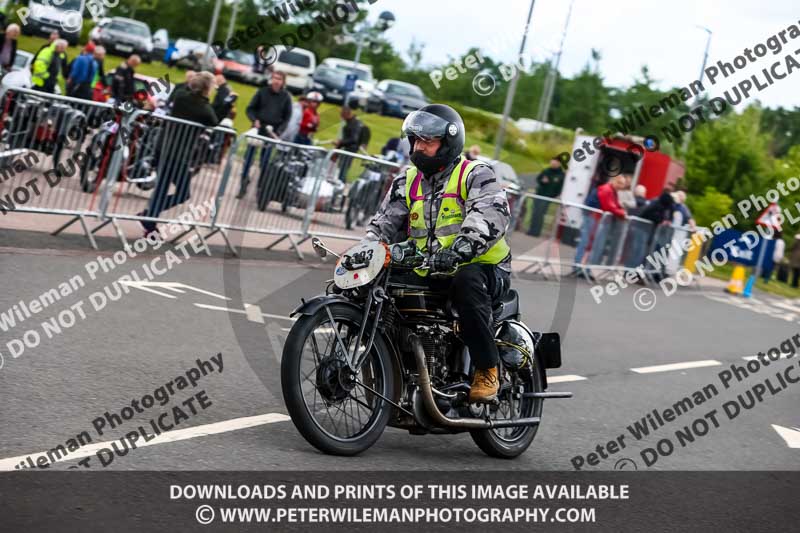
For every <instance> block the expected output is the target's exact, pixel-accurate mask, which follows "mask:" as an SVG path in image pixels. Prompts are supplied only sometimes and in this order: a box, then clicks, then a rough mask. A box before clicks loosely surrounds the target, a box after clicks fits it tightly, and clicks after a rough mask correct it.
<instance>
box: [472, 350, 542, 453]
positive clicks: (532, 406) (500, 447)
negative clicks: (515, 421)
mask: <svg viewBox="0 0 800 533" xmlns="http://www.w3.org/2000/svg"><path fill="white" fill-rule="evenodd" d="M518 379H519V382H520V384H521V385H522V386H523V387H524V391H525V392H543V391H544V376H543V375H542V369H541V368H540V366H539V364H538V362H537V361H536V360H533V361H532V363H530V366H529V368H527V369H522V370H520V372H519V373H518ZM499 398H500V400H501V404H500V407H499V408H498V411H497V413H496V414H495V415H494V416H496V417H497V418H508V417H509V415H510V413H511V409H510V407H511V406H510V405H509V403H508V402H507V401H504V400H507V397H499ZM518 402H519V400H515V402H514V408H513V409H514V411H515V413H514V414H515V418H529V417H541V416H542V405H543V403H544V400H543V399H542V398H523V399H522V401H521V402H519V403H518ZM504 407H505V408H506V409H508V410H506V411H504ZM487 408H488V407H484V409H487ZM538 429H539V426H538V425H537V426H526V427H519V428H502V429H478V430H473V431H470V436H471V437H472V440H473V441H474V442H475V444H477V445H478V448H480V449H481V450H482V451H483V453H485V454H486V455H488V456H490V457H496V458H498V459H514V458H516V457H519V456H520V455H522V454H523V453H524V452H525V450H527V449H528V447H529V446H530V445H531V443H532V442H533V439H534V437H536V431H537V430H538Z"/></svg>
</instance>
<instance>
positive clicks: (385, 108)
mask: <svg viewBox="0 0 800 533" xmlns="http://www.w3.org/2000/svg"><path fill="white" fill-rule="evenodd" d="M378 91H380V93H381V94H382V95H383V98H382V101H381V114H383V115H389V116H394V117H400V118H406V116H407V115H408V114H409V113H411V112H413V111H416V110H417V109H419V108H420V107H424V106H426V105H428V99H427V98H426V97H425V93H423V92H422V89H420V88H419V87H418V86H417V85H413V84H411V83H406V82H404V81H397V80H383V81H382V82H380V83H379V84H378Z"/></svg>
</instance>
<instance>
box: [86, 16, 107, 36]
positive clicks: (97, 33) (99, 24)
mask: <svg viewBox="0 0 800 533" xmlns="http://www.w3.org/2000/svg"><path fill="white" fill-rule="evenodd" d="M109 22H111V19H110V18H108V17H101V18H99V19H97V22H96V23H95V25H94V28H92V30H91V31H90V32H89V40H90V41H94V42H99V41H100V30H102V29H103V28H104V27H105V26H108V23H109Z"/></svg>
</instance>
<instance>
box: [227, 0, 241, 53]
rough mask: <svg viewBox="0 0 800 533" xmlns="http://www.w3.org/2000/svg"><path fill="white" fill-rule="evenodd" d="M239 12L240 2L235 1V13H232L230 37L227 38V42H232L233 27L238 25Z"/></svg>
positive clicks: (229, 25) (229, 26)
mask: <svg viewBox="0 0 800 533" xmlns="http://www.w3.org/2000/svg"><path fill="white" fill-rule="evenodd" d="M238 12H239V0H233V13H231V21H230V24H228V36H227V37H225V42H226V43H229V42H231V38H232V37H233V27H234V26H235V25H236V15H237V13H238Z"/></svg>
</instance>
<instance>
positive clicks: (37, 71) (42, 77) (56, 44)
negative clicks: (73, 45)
mask: <svg viewBox="0 0 800 533" xmlns="http://www.w3.org/2000/svg"><path fill="white" fill-rule="evenodd" d="M66 49H67V41H66V40H64V39H56V40H55V41H53V43H52V44H50V45H49V46H48V47H47V48H45V49H44V50H42V51H41V52H40V53H39V55H38V57H37V58H36V61H35V62H34V64H33V75H32V76H31V81H32V83H33V88H34V89H36V90H37V91H42V92H45V93H50V94H53V93H54V92H55V88H56V83H58V79H59V76H61V73H62V66H61V64H62V61H63V58H64V57H66V56H65V54H64V51H65V50H66Z"/></svg>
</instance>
